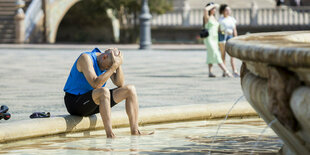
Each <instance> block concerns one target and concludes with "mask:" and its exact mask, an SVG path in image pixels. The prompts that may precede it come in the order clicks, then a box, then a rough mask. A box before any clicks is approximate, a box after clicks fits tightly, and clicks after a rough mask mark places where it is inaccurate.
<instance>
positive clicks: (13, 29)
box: [0, 28, 15, 36]
mask: <svg viewBox="0 0 310 155" xmlns="http://www.w3.org/2000/svg"><path fill="white" fill-rule="evenodd" d="M11 33H15V28H9V29H7V28H5V29H2V28H0V36H2V35H4V34H11Z"/></svg>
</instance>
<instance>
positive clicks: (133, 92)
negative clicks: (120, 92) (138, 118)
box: [125, 84, 137, 95]
mask: <svg viewBox="0 0 310 155" xmlns="http://www.w3.org/2000/svg"><path fill="white" fill-rule="evenodd" d="M125 87H126V89H127V90H128V93H129V94H130V95H136V94H137V92H136V87H135V86H134V85H131V84H130V85H126V86H125Z"/></svg>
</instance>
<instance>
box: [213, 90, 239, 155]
mask: <svg viewBox="0 0 310 155" xmlns="http://www.w3.org/2000/svg"><path fill="white" fill-rule="evenodd" d="M243 97H244V96H243V95H242V96H240V97H239V98H238V99H237V100H236V102H235V103H234V104H233V105H232V106H231V108H230V109H229V110H228V112H227V114H226V116H225V118H224V120H223V121H222V122H221V123H220V124H219V125H218V127H217V130H216V133H215V136H214V137H213V138H212V142H211V146H210V151H209V155H211V150H212V146H213V144H214V141H215V140H216V137H217V134H218V132H219V130H220V128H221V126H222V125H223V124H224V123H225V121H226V120H227V118H228V115H229V113H230V112H231V110H232V109H233V108H234V107H235V105H236V104H237V103H238V102H239V101H240V100H241V99H242V98H243Z"/></svg>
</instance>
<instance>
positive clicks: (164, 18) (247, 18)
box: [129, 7, 310, 27]
mask: <svg viewBox="0 0 310 155" xmlns="http://www.w3.org/2000/svg"><path fill="white" fill-rule="evenodd" d="M254 9H255V10H254ZM184 16H188V17H189V18H184ZM232 16H233V17H234V18H236V20H237V24H238V25H240V26H291V25H303V26H310V7H282V8H232ZM216 17H219V15H218V14H217V15H216ZM202 18H203V9H190V10H188V11H187V14H184V10H182V9H176V10H174V11H171V12H167V13H165V14H162V15H156V14H154V15H153V18H152V26H153V27H172V26H180V27H189V26H192V27H193V26H194V27H198V26H201V25H202ZM133 20H134V19H130V22H129V23H133ZM184 20H188V21H184ZM137 23H138V21H137ZM184 23H186V25H185V24H184Z"/></svg>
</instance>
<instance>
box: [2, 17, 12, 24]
mask: <svg viewBox="0 0 310 155" xmlns="http://www.w3.org/2000/svg"><path fill="white" fill-rule="evenodd" d="M2 21H14V16H0V23H1V22H2Z"/></svg>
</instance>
